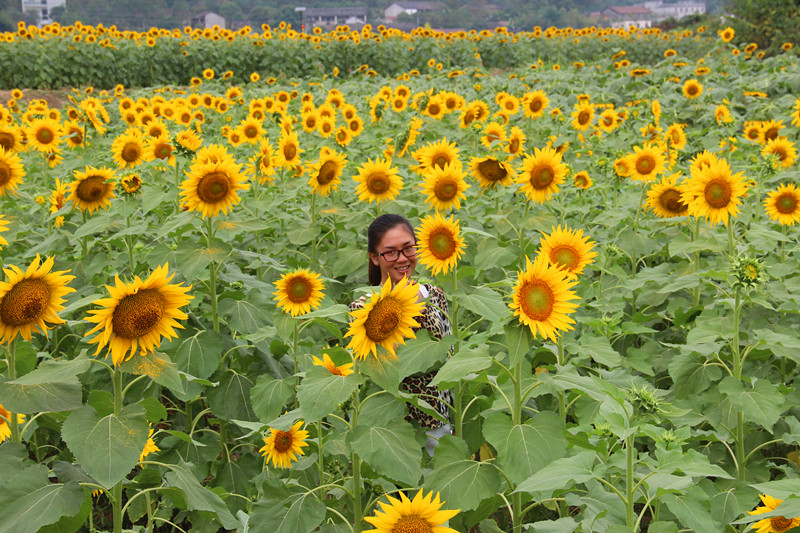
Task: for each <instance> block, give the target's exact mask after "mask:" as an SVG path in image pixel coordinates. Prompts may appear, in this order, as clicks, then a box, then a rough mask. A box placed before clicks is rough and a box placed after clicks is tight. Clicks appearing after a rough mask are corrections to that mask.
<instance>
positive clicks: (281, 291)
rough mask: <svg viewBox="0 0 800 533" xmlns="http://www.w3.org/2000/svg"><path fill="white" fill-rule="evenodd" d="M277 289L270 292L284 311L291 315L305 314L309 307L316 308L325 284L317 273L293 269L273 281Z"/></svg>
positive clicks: (309, 309)
mask: <svg viewBox="0 0 800 533" xmlns="http://www.w3.org/2000/svg"><path fill="white" fill-rule="evenodd" d="M275 288H276V289H277V290H276V291H275V292H273V293H272V294H273V295H275V298H274V299H275V301H277V302H278V305H279V306H280V307H281V309H283V311H284V312H285V313H289V314H290V315H292V316H297V315H305V314H306V313H309V312H310V311H311V308H312V307H313V308H314V309H317V308H318V307H319V304H320V302H321V301H322V297H323V294H322V291H323V290H324V289H325V285H324V284H323V283H322V281H321V280H320V279H319V274H317V273H316V272H311V271H310V270H308V269H304V270H295V271H294V272H290V273H288V274H284V275H282V276H281V279H279V280H278V281H276V282H275Z"/></svg>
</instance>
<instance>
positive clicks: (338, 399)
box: [297, 367, 361, 423]
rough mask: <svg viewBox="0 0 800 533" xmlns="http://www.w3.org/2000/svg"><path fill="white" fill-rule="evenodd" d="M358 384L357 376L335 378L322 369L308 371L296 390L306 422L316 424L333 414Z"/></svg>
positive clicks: (316, 368)
mask: <svg viewBox="0 0 800 533" xmlns="http://www.w3.org/2000/svg"><path fill="white" fill-rule="evenodd" d="M360 384H361V377H360V375H359V374H350V375H349V376H337V375H335V374H331V373H330V372H329V371H328V370H327V369H325V368H322V367H314V368H311V369H309V370H308V372H306V376H305V377H304V378H303V381H302V383H300V387H298V389H297V399H298V400H299V401H300V408H301V409H302V411H303V416H304V417H305V420H306V422H307V423H308V422H316V421H317V420H321V419H322V418H323V417H325V416H326V415H328V414H330V413H332V412H334V411H335V410H336V409H337V408H338V407H339V404H340V403H342V402H344V401H345V400H347V399H348V398H349V397H350V395H352V394H353V391H354V390H356V388H357V387H358V386H359V385H360Z"/></svg>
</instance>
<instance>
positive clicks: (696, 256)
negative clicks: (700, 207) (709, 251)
mask: <svg viewBox="0 0 800 533" xmlns="http://www.w3.org/2000/svg"><path fill="white" fill-rule="evenodd" d="M690 227H691V226H690ZM699 236H700V218H699V217H698V218H697V219H695V223H694V226H693V227H692V242H694V241H695V240H696V239H697V237H699ZM699 269H700V250H695V251H694V253H693V254H692V273H693V274H697V271H698V270H699ZM692 304H693V305H694V306H698V305H700V280H699V279H698V280H697V285H695V287H694V289H692Z"/></svg>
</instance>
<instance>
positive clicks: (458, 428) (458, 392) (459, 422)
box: [450, 267, 464, 438]
mask: <svg viewBox="0 0 800 533" xmlns="http://www.w3.org/2000/svg"><path fill="white" fill-rule="evenodd" d="M451 281H452V289H451V290H452V293H451V296H450V298H451V302H452V309H451V313H450V330H451V332H452V333H453V335H455V336H456V341H455V344H454V346H453V355H455V354H457V353H458V349H459V345H460V344H461V335H460V334H459V331H458V300H457V299H456V293H457V292H458V272H457V268H456V267H453V270H452V274H451ZM462 396H463V389H462V384H461V382H460V381H459V382H458V383H456V388H455V390H454V391H453V411H454V412H453V425H454V426H455V427H454V428H453V429H454V430H455V435H456V437H458V438H461V435H462V432H463V431H462V426H463V423H464V420H463V414H462V407H461V405H462V404H461V401H462Z"/></svg>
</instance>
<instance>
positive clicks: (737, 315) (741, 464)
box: [731, 288, 747, 481]
mask: <svg viewBox="0 0 800 533" xmlns="http://www.w3.org/2000/svg"><path fill="white" fill-rule="evenodd" d="M741 313H742V295H741V291H740V289H739V288H737V289H736V297H735V301H734V306H733V342H732V343H731V351H732V352H733V377H734V378H736V379H737V380H739V381H742V366H743V361H742V355H741V351H740V350H739V327H740V325H739V322H740V319H741ZM746 462H747V459H746V458H745V452H744V413H743V412H742V411H739V413H738V416H737V417H736V478H737V479H738V480H739V481H744V480H745V463H746Z"/></svg>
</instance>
